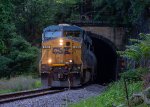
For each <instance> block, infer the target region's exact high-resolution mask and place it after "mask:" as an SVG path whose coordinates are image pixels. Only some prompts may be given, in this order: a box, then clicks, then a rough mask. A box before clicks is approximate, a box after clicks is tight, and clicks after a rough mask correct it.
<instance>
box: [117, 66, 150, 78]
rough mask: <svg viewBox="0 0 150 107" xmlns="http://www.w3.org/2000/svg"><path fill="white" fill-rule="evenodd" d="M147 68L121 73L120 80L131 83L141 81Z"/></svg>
mask: <svg viewBox="0 0 150 107" xmlns="http://www.w3.org/2000/svg"><path fill="white" fill-rule="evenodd" d="M148 72H149V71H148V68H141V67H140V68H137V69H130V70H128V71H126V72H124V73H121V74H120V75H121V78H125V79H127V80H131V81H141V80H142V77H143V76H144V75H145V74H147V73H148Z"/></svg>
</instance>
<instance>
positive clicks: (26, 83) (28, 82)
mask: <svg viewBox="0 0 150 107" xmlns="http://www.w3.org/2000/svg"><path fill="white" fill-rule="evenodd" d="M39 87H41V82H40V79H35V78H32V77H31V76H19V77H15V78H11V79H1V80H0V93H5V92H14V91H23V90H30V89H34V88H39Z"/></svg>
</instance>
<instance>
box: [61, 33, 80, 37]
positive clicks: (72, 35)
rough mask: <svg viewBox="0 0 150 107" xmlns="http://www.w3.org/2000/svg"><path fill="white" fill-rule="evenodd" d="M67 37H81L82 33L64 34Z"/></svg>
mask: <svg viewBox="0 0 150 107" xmlns="http://www.w3.org/2000/svg"><path fill="white" fill-rule="evenodd" d="M64 35H65V36H66V37H80V32H64Z"/></svg>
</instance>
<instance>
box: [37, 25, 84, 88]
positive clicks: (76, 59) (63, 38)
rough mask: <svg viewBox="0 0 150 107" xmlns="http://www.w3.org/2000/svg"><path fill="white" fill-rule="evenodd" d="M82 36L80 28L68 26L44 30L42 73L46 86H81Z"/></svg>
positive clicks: (54, 26)
mask: <svg viewBox="0 0 150 107" xmlns="http://www.w3.org/2000/svg"><path fill="white" fill-rule="evenodd" d="M81 35H82V30H81V29H80V28H78V27H77V26H70V25H66V24H65V25H64V24H63V25H53V26H49V27H47V28H45V29H44V31H43V37H42V57H41V62H40V72H41V79H42V83H43V84H44V85H45V86H52V87H67V86H71V87H74V86H80V84H81V83H80V71H81V65H82V60H81V54H82V53H81V44H82V43H81V42H82V39H81Z"/></svg>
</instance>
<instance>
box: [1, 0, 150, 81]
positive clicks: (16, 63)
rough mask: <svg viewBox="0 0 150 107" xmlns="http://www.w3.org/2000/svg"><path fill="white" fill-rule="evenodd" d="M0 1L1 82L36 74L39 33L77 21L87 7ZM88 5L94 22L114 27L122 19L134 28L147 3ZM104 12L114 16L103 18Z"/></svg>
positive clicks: (68, 1) (52, 0)
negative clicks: (2, 78)
mask: <svg viewBox="0 0 150 107" xmlns="http://www.w3.org/2000/svg"><path fill="white" fill-rule="evenodd" d="M0 1H1V3H0V22H1V23H0V60H1V62H0V65H1V67H0V78H1V77H10V76H15V75H20V74H23V73H27V72H35V71H37V63H38V59H39V58H38V56H39V49H38V48H37V47H40V43H41V33H42V29H43V28H44V27H46V26H48V25H51V24H57V23H63V22H65V21H72V20H80V13H81V12H80V10H81V8H80V4H84V5H86V2H83V1H81V0H23V1H20V0H0ZM91 4H92V8H93V9H95V10H96V11H97V12H96V14H95V16H94V20H97V21H103V20H105V19H107V20H109V21H110V22H113V23H114V24H115V23H117V21H119V19H121V22H123V23H131V24H134V23H137V22H139V21H138V20H140V18H141V16H143V15H142V13H144V11H146V9H147V6H148V4H149V0H139V1H138V0H113V1H112V0H94V1H93V2H92V3H91ZM87 11H88V10H87ZM89 11H93V10H89ZM107 12H108V13H113V14H112V15H105V14H102V13H107ZM85 13H86V12H85ZM35 46H36V47H35ZM35 53H36V54H35Z"/></svg>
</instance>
